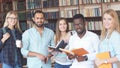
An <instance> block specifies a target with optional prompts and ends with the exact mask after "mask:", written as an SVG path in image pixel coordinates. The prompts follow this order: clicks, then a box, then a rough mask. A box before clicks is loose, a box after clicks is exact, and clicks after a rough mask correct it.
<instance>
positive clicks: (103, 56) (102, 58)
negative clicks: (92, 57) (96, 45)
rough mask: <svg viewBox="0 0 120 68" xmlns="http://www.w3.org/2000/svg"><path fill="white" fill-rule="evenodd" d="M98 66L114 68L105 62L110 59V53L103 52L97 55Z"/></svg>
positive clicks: (99, 67) (100, 67)
mask: <svg viewBox="0 0 120 68" xmlns="http://www.w3.org/2000/svg"><path fill="white" fill-rule="evenodd" d="M96 57H97V59H96V64H98V68H112V64H110V63H107V62H105V60H106V59H109V58H110V53H109V52H102V53H98V54H96Z"/></svg>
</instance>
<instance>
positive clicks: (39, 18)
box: [33, 13, 44, 27]
mask: <svg viewBox="0 0 120 68" xmlns="http://www.w3.org/2000/svg"><path fill="white" fill-rule="evenodd" d="M33 21H34V24H35V25H36V26H37V27H43V24H44V15H43V14H42V13H36V14H35V16H34V18H33Z"/></svg>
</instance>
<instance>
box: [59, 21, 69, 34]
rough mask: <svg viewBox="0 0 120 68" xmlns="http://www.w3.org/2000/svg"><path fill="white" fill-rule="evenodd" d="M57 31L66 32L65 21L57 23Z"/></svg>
mask: <svg viewBox="0 0 120 68" xmlns="http://www.w3.org/2000/svg"><path fill="white" fill-rule="evenodd" d="M59 30H60V31H61V32H64V31H66V30H67V24H66V21H65V20H60V22H59Z"/></svg>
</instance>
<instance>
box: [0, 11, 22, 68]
mask: <svg viewBox="0 0 120 68" xmlns="http://www.w3.org/2000/svg"><path fill="white" fill-rule="evenodd" d="M21 38H22V36H21V30H20V27H19V21H18V15H17V13H16V12H15V11H10V12H8V13H7V15H6V18H5V23H4V26H3V28H2V29H0V46H3V47H2V49H1V62H2V68H22V65H21V53H20V48H21V46H22V44H21V43H20V44H19V46H16V44H18V43H16V40H17V41H18V40H19V41H20V40H21Z"/></svg>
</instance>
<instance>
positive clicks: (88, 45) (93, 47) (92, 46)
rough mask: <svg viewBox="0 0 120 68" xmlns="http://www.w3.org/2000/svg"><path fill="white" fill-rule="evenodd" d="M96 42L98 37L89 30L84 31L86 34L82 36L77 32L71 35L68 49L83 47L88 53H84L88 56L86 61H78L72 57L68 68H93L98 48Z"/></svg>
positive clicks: (97, 42)
mask: <svg viewBox="0 0 120 68" xmlns="http://www.w3.org/2000/svg"><path fill="white" fill-rule="evenodd" d="M98 44H99V37H98V36H97V35H96V34H94V33H92V32H90V31H86V34H85V35H84V36H83V37H82V38H80V37H79V36H78V35H77V33H76V34H74V35H73V36H71V37H70V40H69V44H68V45H69V50H72V49H77V48H84V49H85V50H87V51H88V52H89V54H86V55H87V57H88V60H87V61H82V62H78V61H77V60H76V59H74V60H73V63H72V66H71V67H70V68H78V67H79V68H94V59H95V54H96V53H97V50H98Z"/></svg>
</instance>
